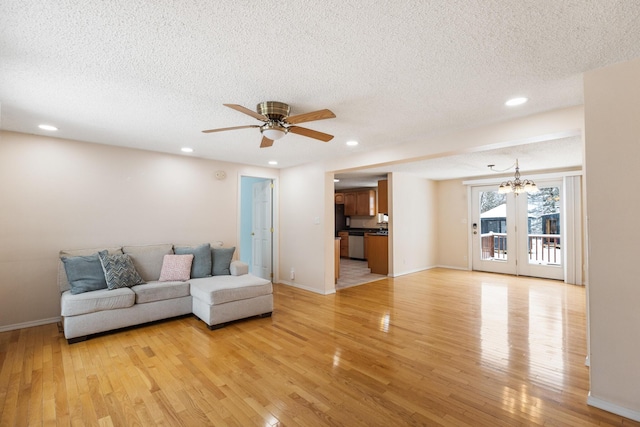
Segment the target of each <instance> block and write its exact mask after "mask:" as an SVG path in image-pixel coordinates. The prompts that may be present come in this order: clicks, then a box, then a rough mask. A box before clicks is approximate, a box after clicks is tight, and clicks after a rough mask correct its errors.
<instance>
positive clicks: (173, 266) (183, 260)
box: [158, 254, 193, 282]
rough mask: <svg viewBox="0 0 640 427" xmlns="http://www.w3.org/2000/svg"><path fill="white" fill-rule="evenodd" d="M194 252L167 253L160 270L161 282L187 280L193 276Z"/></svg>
mask: <svg viewBox="0 0 640 427" xmlns="http://www.w3.org/2000/svg"><path fill="white" fill-rule="evenodd" d="M192 262H193V254H187V255H165V256H164V258H163V259H162V270H160V279H158V280H159V281H160V282H170V281H180V282H185V281H187V280H189V278H190V277H191V263H192Z"/></svg>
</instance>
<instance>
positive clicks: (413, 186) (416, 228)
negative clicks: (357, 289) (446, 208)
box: [390, 173, 438, 276]
mask: <svg viewBox="0 0 640 427" xmlns="http://www.w3.org/2000/svg"><path fill="white" fill-rule="evenodd" d="M390 185H391V190H390V191H391V194H392V200H393V203H392V209H391V211H392V212H391V216H390V218H391V220H390V221H391V223H390V229H391V234H390V239H391V247H392V248H393V257H392V261H391V269H390V271H391V274H392V275H393V276H399V275H402V274H407V273H411V272H415V271H420V270H425V269H427V268H431V267H434V266H435V265H436V264H437V248H436V244H437V222H438V218H437V216H438V215H437V212H438V208H437V204H438V200H437V191H436V183H435V182H434V181H431V180H428V179H424V178H419V177H416V176H414V175H409V174H405V173H393V174H392V177H391V180H390Z"/></svg>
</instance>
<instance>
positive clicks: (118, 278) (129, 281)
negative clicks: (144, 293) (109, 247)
mask: <svg viewBox="0 0 640 427" xmlns="http://www.w3.org/2000/svg"><path fill="white" fill-rule="evenodd" d="M98 257H99V258H100V264H102V270H103V271H104V278H105V279H106V281H107V287H108V288H109V289H118V288H130V287H131V286H133V285H141V284H143V283H145V282H144V280H142V277H140V275H139V274H138V272H137V271H136V268H135V267H134V266H133V261H132V260H131V257H130V256H129V255H127V254H122V255H109V253H108V252H107V251H101V252H98Z"/></svg>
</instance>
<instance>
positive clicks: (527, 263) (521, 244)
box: [471, 180, 565, 280]
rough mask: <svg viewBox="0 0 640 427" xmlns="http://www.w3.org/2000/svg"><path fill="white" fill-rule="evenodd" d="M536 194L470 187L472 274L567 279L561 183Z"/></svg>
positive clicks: (543, 186) (546, 184)
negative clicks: (564, 257) (485, 273)
mask: <svg viewBox="0 0 640 427" xmlns="http://www.w3.org/2000/svg"><path fill="white" fill-rule="evenodd" d="M538 188H539V189H540V191H539V192H538V193H535V194H529V193H522V194H520V195H518V196H516V195H515V194H514V193H507V194H500V193H498V189H497V186H495V185H492V186H482V187H472V189H471V195H472V201H471V209H472V239H471V240H472V246H473V248H472V264H473V270H481V271H489V272H494V273H506V274H514V275H523V276H534V277H543V278H548V279H559V280H563V279H564V265H563V264H564V261H563V250H562V249H563V246H562V245H563V244H564V243H565V242H564V239H563V233H564V230H562V227H561V224H562V219H563V218H562V215H563V213H562V203H561V202H562V201H561V195H562V194H563V191H562V180H554V181H546V182H540V183H538Z"/></svg>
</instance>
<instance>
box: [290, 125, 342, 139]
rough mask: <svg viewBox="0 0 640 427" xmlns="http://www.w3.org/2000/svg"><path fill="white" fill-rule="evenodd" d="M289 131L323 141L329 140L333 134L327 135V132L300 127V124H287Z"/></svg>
mask: <svg viewBox="0 0 640 427" xmlns="http://www.w3.org/2000/svg"><path fill="white" fill-rule="evenodd" d="M289 132H293V133H297V134H298V135H302V136H307V137H309V138H314V139H319V140H320V141H324V142H329V141H331V140H332V139H333V135H329V134H328V133H322V132H318V131H317V130H311V129H307V128H301V127H300V126H289Z"/></svg>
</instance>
